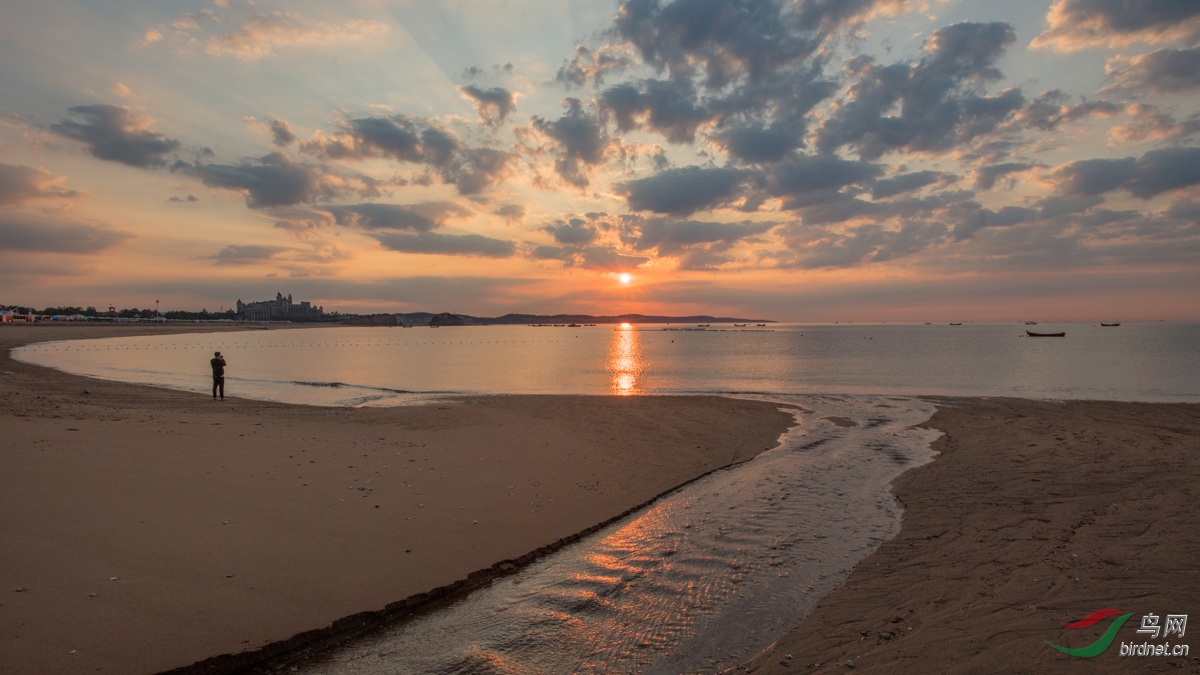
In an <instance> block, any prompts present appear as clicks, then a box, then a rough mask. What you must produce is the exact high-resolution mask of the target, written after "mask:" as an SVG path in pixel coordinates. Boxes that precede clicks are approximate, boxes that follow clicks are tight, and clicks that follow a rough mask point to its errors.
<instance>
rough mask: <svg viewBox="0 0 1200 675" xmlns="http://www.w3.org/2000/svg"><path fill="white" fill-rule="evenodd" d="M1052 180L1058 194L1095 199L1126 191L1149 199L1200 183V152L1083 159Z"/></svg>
mask: <svg viewBox="0 0 1200 675" xmlns="http://www.w3.org/2000/svg"><path fill="white" fill-rule="evenodd" d="M1051 180H1052V181H1053V182H1054V183H1055V184H1056V187H1057V189H1058V191H1059V192H1061V193H1064V194H1068V195H1083V196H1096V195H1100V194H1103V193H1106V192H1112V191H1113V190H1118V189H1122V188H1124V189H1126V190H1128V191H1129V192H1130V194H1132V195H1133V196H1134V197H1139V198H1141V199H1150V198H1151V197H1154V196H1155V195H1158V194H1161V193H1163V192H1168V191H1171V190H1177V189H1180V188H1185V187H1189V186H1192V185H1196V184H1198V183H1200V148H1164V149H1162V150H1151V151H1149V152H1147V153H1146V154H1144V155H1142V156H1141V157H1139V158H1137V159H1134V158H1133V157H1126V158H1124V159H1085V160H1079V161H1076V162H1071V163H1069V164H1064V165H1063V166H1060V167H1058V168H1057V169H1055V170H1054V172H1053V173H1052V174H1051Z"/></svg>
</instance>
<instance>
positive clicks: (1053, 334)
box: [1025, 330, 1067, 337]
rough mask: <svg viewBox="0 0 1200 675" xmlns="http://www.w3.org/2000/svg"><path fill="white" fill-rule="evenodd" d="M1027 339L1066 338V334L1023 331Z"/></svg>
mask: <svg viewBox="0 0 1200 675" xmlns="http://www.w3.org/2000/svg"><path fill="white" fill-rule="evenodd" d="M1025 334H1026V335H1028V336H1029V337H1067V334H1066V333H1035V332H1033V331H1031V330H1027V331H1025Z"/></svg>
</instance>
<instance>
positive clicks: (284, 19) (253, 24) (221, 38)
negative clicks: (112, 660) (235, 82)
mask: <svg viewBox="0 0 1200 675" xmlns="http://www.w3.org/2000/svg"><path fill="white" fill-rule="evenodd" d="M198 27H199V26H198V24H193V25H190V26H185V28H187V29H188V30H195V29H196V28H198ZM389 31H390V28H389V27H388V26H387V25H386V24H382V23H379V22H377V21H367V20H363V19H354V20H350V21H345V22H342V23H332V22H328V21H314V20H311V19H307V18H305V17H303V16H300V15H299V14H293V13H291V12H280V11H275V12H271V13H270V14H255V15H253V16H251V17H250V18H249V19H247V20H246V23H245V24H244V25H242V26H241V27H240V28H238V29H237V30H235V31H232V32H230V33H224V34H221V35H213V36H212V37H210V38H209V40H208V43H207V45H205V48H204V52H205V53H206V54H208V55H209V56H232V57H234V58H237V59H242V60H246V61H254V60H257V59H262V58H266V57H269V56H274V55H275V53H276V51H277V50H279V49H283V48H303V47H335V46H336V47H342V46H347V45H353V44H362V43H366V42H372V41H376V40H379V39H380V38H382V37H384V36H386V35H387V34H388V32H389Z"/></svg>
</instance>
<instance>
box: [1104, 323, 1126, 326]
mask: <svg viewBox="0 0 1200 675" xmlns="http://www.w3.org/2000/svg"><path fill="white" fill-rule="evenodd" d="M1100 325H1101V326H1120V325H1121V324H1119V323H1102V324H1100Z"/></svg>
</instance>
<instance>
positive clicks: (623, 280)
mask: <svg viewBox="0 0 1200 675" xmlns="http://www.w3.org/2000/svg"><path fill="white" fill-rule="evenodd" d="M617 278H618V279H620V280H621V283H623V284H627V283H629V282H630V281H632V280H633V275H632V274H630V273H628V272H622V273H621V274H620V275H619V276H618V277H617Z"/></svg>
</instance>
